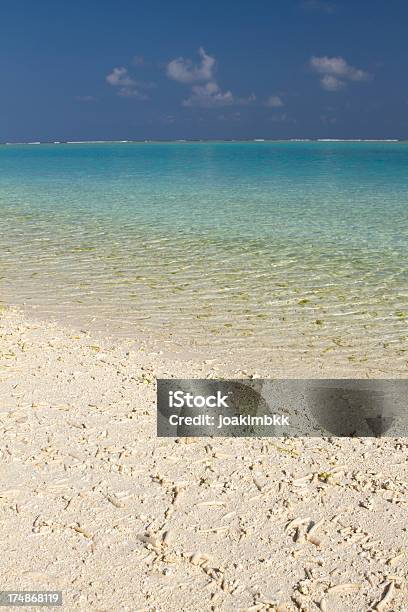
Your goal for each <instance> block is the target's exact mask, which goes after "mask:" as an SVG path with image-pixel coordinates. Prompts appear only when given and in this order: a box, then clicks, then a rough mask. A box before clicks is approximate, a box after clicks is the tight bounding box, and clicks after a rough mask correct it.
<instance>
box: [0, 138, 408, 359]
mask: <svg viewBox="0 0 408 612" xmlns="http://www.w3.org/2000/svg"><path fill="white" fill-rule="evenodd" d="M407 179H408V144H405V143H384V142H373V143H371V142H358V143H357V142H356V143H354V142H267V141H265V142H203V143H193V142H183V143H153V142H151V143H150V142H149V143H97V144H95V143H88V144H55V145H51V144H50V145H48V144H41V145H37V146H35V145H14V146H1V147H0V225H1V235H0V249H1V254H2V256H1V269H0V273H1V274H0V275H1V280H0V283H1V284H0V291H1V293H0V297H1V299H2V301H3V303H4V304H11V305H16V306H24V308H25V309H27V310H28V311H33V312H35V313H36V316H41V317H45V318H47V317H51V318H55V319H57V320H58V319H60V320H64V321H67V322H68V323H74V324H76V325H82V326H83V325H88V326H93V327H99V328H101V329H104V330H106V331H107V332H108V333H109V334H112V335H120V336H124V337H135V338H137V337H138V335H139V334H140V335H144V336H149V335H151V336H152V337H155V338H158V339H161V340H163V341H166V340H169V341H170V340H172V341H176V342H178V343H179V344H180V345H184V344H188V345H190V346H196V347H202V348H204V349H205V348H206V347H211V348H212V350H213V351H219V352H224V353H229V352H230V353H231V354H232V353H233V351H234V350H238V351H248V354H250V353H251V351H254V354H255V352H258V353H259V352H260V351H261V352H263V353H264V354H265V355H274V354H275V355H278V354H279V353H283V352H284V353H285V355H290V354H292V355H293V356H294V358H295V357H296V358H299V356H301V358H302V356H304V358H305V359H306V358H308V356H312V355H319V358H322V356H324V355H325V354H328V353H333V354H335V355H336V354H338V355H339V358H341V359H343V360H344V359H345V360H349V361H353V360H354V361H367V360H368V361H370V360H371V361H372V362H373V363H374V362H376V360H378V359H379V358H380V357H381V358H384V356H385V357H386V356H387V355H389V358H390V359H391V358H392V359H399V360H402V361H403V360H404V359H405V361H406V355H407V353H406V351H407V348H408V347H407V342H406V338H407V321H408V265H407V264H408V190H407V187H408V180H407ZM402 361H401V362H402Z"/></svg>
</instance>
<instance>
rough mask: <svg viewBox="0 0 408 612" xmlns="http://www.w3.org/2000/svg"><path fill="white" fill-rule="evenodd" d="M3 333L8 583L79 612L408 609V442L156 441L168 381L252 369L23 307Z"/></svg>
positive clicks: (1, 496)
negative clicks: (161, 388) (161, 384)
mask: <svg viewBox="0 0 408 612" xmlns="http://www.w3.org/2000/svg"><path fill="white" fill-rule="evenodd" d="M0 324H1V329H0V334H1V335H0V361H1V370H0V434H1V438H0V461H1V477H0V517H1V520H0V543H1V551H2V554H1V556H0V584H1V588H2V589H3V590H11V589H21V590H35V589H52V590H62V591H63V600H64V606H63V608H64V609H66V610H76V609H80V610H114V611H116V610H129V611H130V610H132V611H135V610H145V611H146V612H147V611H149V612H153V611H166V612H167V611H173V610H174V611H176V610H177V611H178V610H180V611H181V610H186V611H187V610H188V611H196V610H197V611H206V610H225V611H236V610H242V611H244V610H248V611H249V610H251V611H258V610H259V611H261V610H276V611H279V612H283V611H292V610H305V611H313V610H323V611H324V610H327V611H330V612H331V611H337V610H338V611H341V612H343V611H344V610H352V611H354V610H355V611H358V612H361V611H365V610H367V611H368V610H379V611H381V610H389V611H391V610H393V611H402V610H407V607H408V603H407V602H408V595H407V585H406V579H407V573H408V561H407V543H408V535H407V528H408V521H407V510H408V508H407V507H408V462H407V456H408V441H407V440H406V439H393V438H382V439H374V438H370V439H336V438H325V439H317V438H308V439H307V438H302V439H293V440H286V441H285V440H282V439H277V438H274V439H272V438H269V439H221V438H216V439H208V438H203V439H174V440H173V439H160V438H157V437H156V434H155V425H156V415H155V377H156V376H163V377H164V376H167V377H171V376H174V377H179V378H187V377H203V378H205V377H221V376H228V377H231V378H232V377H235V378H237V377H240V376H241V377H242V376H245V375H247V376H250V375H251V374H254V373H255V371H254V370H252V371H250V369H248V367H246V369H244V365H243V364H238V362H237V361H236V360H232V361H231V363H219V362H217V360H210V361H208V360H205V359H203V358H202V356H194V355H193V354H191V353H187V352H186V351H183V350H180V351H179V352H177V351H170V350H166V352H162V351H161V350H160V347H159V348H158V347H157V346H149V345H148V343H146V342H143V343H140V344H138V343H137V342H136V341H125V340H123V341H115V340H109V339H103V338H102V337H100V336H98V335H97V334H91V333H89V332H88V331H87V330H82V331H80V330H75V329H74V328H69V327H64V326H62V325H60V324H56V323H53V322H47V321H44V322H41V321H36V320H34V319H30V318H27V315H26V314H24V313H23V312H21V311H17V310H5V311H3V312H2V313H1V321H0ZM284 369H285V368H284V364H279V367H278V366H277V367H275V368H272V367H270V369H269V371H262V372H259V374H260V375H262V376H266V375H268V374H269V375H282V374H283V375H284ZM325 374H326V372H324V371H321V375H325ZM327 374H329V373H327ZM330 374H331V375H332V374H333V373H332V372H330Z"/></svg>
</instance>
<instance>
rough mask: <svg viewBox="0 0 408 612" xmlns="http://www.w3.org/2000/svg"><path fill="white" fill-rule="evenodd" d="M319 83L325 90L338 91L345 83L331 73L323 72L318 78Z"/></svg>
mask: <svg viewBox="0 0 408 612" xmlns="http://www.w3.org/2000/svg"><path fill="white" fill-rule="evenodd" d="M320 85H321V86H322V88H323V89H325V90H326V91H339V90H340V89H343V88H344V87H345V85H346V84H345V82H344V81H341V80H340V79H338V78H337V77H335V76H333V75H332V74H325V75H324V76H323V77H322V78H321V79H320Z"/></svg>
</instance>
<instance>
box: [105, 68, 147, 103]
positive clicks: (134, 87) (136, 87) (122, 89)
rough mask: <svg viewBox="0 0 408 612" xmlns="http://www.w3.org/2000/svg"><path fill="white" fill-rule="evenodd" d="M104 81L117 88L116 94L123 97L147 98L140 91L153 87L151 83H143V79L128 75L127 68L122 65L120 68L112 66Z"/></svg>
mask: <svg viewBox="0 0 408 612" xmlns="http://www.w3.org/2000/svg"><path fill="white" fill-rule="evenodd" d="M106 82H107V83H109V85H111V86H112V87H117V88H118V96H122V97H124V98H137V99H138V100H148V99H149V97H148V96H147V95H146V94H145V93H144V92H143V91H140V90H141V89H142V90H145V89H150V88H152V87H154V84H153V83H144V82H143V81H136V80H135V79H134V78H133V77H131V76H130V74H129V72H128V69H127V68H124V67H123V66H122V67H120V68H114V69H113V70H112V72H111V73H110V74H108V75H107V77H106Z"/></svg>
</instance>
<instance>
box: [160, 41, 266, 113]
mask: <svg viewBox="0 0 408 612" xmlns="http://www.w3.org/2000/svg"><path fill="white" fill-rule="evenodd" d="M198 53H199V55H200V58H201V63H200V64H199V65H196V64H193V62H192V61H191V60H190V59H184V58H183V57H179V58H177V59H174V60H172V61H171V62H169V63H168V64H167V69H166V73H167V76H168V77H169V78H170V79H173V80H174V81H178V82H179V83H183V84H189V85H191V94H190V96H189V97H188V98H186V99H185V100H183V106H187V107H192V106H199V107H202V108H214V107H220V106H232V105H237V104H239V105H244V104H250V103H251V102H253V101H254V100H255V99H256V98H255V95H254V94H252V95H251V96H249V97H248V98H237V97H235V96H234V95H233V94H232V92H231V91H229V90H228V91H222V90H221V88H220V87H219V85H218V83H217V82H216V81H215V79H214V71H215V66H216V59H215V57H212V56H211V55H208V53H206V51H205V50H204V49H203V47H200V48H199V50H198ZM199 82H201V83H202V84H201V85H198V84H195V85H193V83H199Z"/></svg>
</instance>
